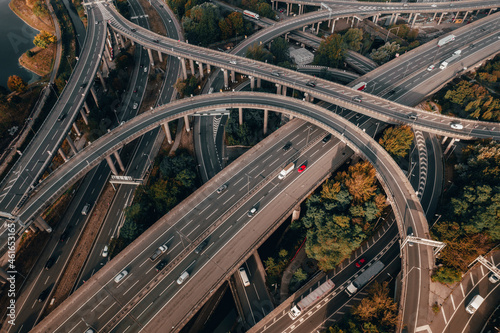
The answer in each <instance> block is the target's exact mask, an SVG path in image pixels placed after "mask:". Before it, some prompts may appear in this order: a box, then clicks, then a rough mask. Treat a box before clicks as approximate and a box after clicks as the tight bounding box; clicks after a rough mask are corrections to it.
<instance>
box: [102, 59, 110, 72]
mask: <svg viewBox="0 0 500 333" xmlns="http://www.w3.org/2000/svg"><path fill="white" fill-rule="evenodd" d="M101 60H102V68H103V69H104V70H105V71H106V73H109V72H110V70H109V66H108V62H107V61H106V58H105V57H101Z"/></svg>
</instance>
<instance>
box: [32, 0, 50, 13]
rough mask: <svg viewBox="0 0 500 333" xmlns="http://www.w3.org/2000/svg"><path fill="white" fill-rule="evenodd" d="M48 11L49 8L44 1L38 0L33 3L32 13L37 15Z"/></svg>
mask: <svg viewBox="0 0 500 333" xmlns="http://www.w3.org/2000/svg"><path fill="white" fill-rule="evenodd" d="M48 13H49V9H48V8H47V5H46V4H45V2H44V1H42V0H38V1H36V2H35V3H34V4H33V14H35V15H36V16H38V17H42V16H45V15H47V14H48Z"/></svg>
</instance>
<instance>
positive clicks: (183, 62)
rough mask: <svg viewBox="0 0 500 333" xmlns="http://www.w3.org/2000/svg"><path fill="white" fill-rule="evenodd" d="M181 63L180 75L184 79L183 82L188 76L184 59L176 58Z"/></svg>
mask: <svg viewBox="0 0 500 333" xmlns="http://www.w3.org/2000/svg"><path fill="white" fill-rule="evenodd" d="M178 59H179V60H180V62H181V65H182V75H183V77H184V80H187V78H188V74H187V69H186V59H184V58H178Z"/></svg>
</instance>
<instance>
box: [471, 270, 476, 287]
mask: <svg viewBox="0 0 500 333" xmlns="http://www.w3.org/2000/svg"><path fill="white" fill-rule="evenodd" d="M470 280H471V281H472V286H475V285H476V284H475V283H474V276H473V275H472V272H471V273H470Z"/></svg>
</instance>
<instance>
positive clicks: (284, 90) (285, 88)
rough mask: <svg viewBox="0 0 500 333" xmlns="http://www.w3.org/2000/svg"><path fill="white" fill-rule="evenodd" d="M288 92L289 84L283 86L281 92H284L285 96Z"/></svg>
mask: <svg viewBox="0 0 500 333" xmlns="http://www.w3.org/2000/svg"><path fill="white" fill-rule="evenodd" d="M286 93H287V86H283V87H282V88H281V94H282V95H283V96H286Z"/></svg>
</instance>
